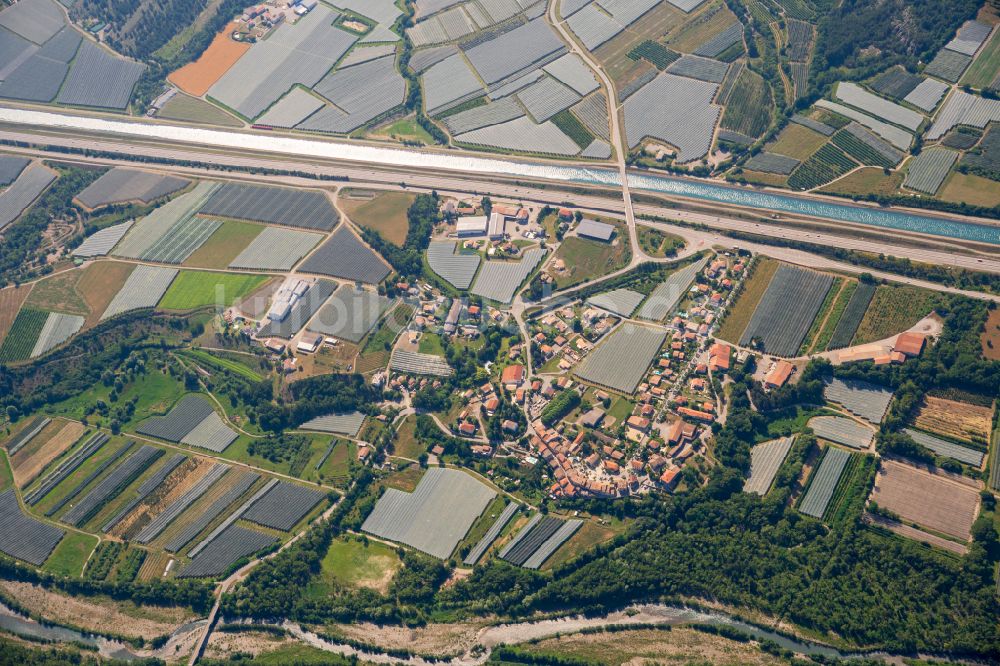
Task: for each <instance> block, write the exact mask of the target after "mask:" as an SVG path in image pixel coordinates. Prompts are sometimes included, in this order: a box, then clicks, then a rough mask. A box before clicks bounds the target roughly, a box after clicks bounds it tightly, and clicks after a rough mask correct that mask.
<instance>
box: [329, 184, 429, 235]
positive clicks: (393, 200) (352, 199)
mask: <svg viewBox="0 0 1000 666" xmlns="http://www.w3.org/2000/svg"><path fill="white" fill-rule="evenodd" d="M369 194H370V195H373V196H371V197H368V196H366V195H369ZM416 198H417V197H416V195H415V194H410V193H409V192H373V191H368V190H353V191H352V190H350V189H348V190H344V191H343V192H341V194H340V196H339V197H338V199H337V205H338V206H339V207H340V208H341V209H342V210H343V211H344V212H345V213H347V217H349V218H351V221H352V222H354V223H355V224H360V225H361V226H363V227H368V228H370V229H374V230H375V231H377V232H378V233H379V234H380V235H381V236H382V238H384V239H386V240H387V241H389V242H390V243H393V244H395V245H398V246H400V247H402V245H403V243H404V242H406V232H407V230H408V229H409V222H408V221H407V219H406V211H407V209H408V208H409V207H410V206H411V205H412V204H413V202H414V201H415V200H416Z"/></svg>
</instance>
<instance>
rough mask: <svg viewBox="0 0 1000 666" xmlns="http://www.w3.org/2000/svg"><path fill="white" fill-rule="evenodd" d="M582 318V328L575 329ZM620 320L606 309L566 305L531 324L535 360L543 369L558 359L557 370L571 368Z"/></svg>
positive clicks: (533, 358) (580, 326) (561, 370)
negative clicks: (575, 325)
mask: <svg viewBox="0 0 1000 666" xmlns="http://www.w3.org/2000/svg"><path fill="white" fill-rule="evenodd" d="M577 320H579V328H580V331H579V332H577V331H575V330H574V322H576V321H577ZM619 321H621V319H620V318H619V317H616V316H615V315H612V314H610V313H607V312H605V311H603V310H599V309H597V308H592V307H583V306H580V305H567V306H564V307H562V308H559V309H558V310H556V311H553V312H550V313H548V314H547V315H545V316H544V317H542V318H541V319H538V320H535V321H534V322H533V323H532V326H531V333H532V341H533V342H534V350H535V352H536V353H535V354H534V355H533V356H532V360H533V361H534V362H535V364H536V366H537V367H539V368H541V367H542V366H545V365H546V364H548V363H549V362H550V361H552V360H553V359H556V358H558V359H559V360H558V363H557V364H556V369H557V370H558V371H560V372H563V371H566V370H569V369H570V368H572V367H573V366H575V365H576V364H577V363H579V362H580V361H581V360H583V357H584V356H586V355H587V354H588V353H589V352H590V351H591V350H593V348H594V345H595V343H597V341H599V340H600V339H601V338H602V337H603V336H604V335H605V334H607V333H608V332H609V331H610V330H611V329H613V328H614V327H615V325H616V324H617V323H618V322H619Z"/></svg>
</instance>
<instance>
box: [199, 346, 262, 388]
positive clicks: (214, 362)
mask: <svg viewBox="0 0 1000 666" xmlns="http://www.w3.org/2000/svg"><path fill="white" fill-rule="evenodd" d="M179 353H180V354H181V355H182V356H188V357H190V358H192V359H194V360H196V361H199V362H201V363H204V364H206V365H210V366H214V367H216V368H223V369H225V370H228V371H230V372H232V373H235V374H237V375H239V376H240V377H244V378H245V379H249V380H250V381H252V382H259V381H263V380H264V377H263V375H261V374H259V373H257V372H255V371H253V370H251V369H250V368H248V367H247V366H245V365H243V364H242V363H239V362H237V361H233V360H231V359H228V358H219V357H218V356H215V355H213V354H210V353H208V352H207V351H204V350H202V349H185V350H184V351H182V352H179Z"/></svg>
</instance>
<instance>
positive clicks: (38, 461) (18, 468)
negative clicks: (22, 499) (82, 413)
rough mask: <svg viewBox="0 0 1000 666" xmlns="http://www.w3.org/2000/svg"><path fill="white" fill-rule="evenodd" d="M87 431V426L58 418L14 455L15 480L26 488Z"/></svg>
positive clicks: (12, 461)
mask: <svg viewBox="0 0 1000 666" xmlns="http://www.w3.org/2000/svg"><path fill="white" fill-rule="evenodd" d="M85 432H86V426H84V425H83V424H81V423H77V422H74V421H64V420H62V419H56V420H54V421H52V423H50V424H49V425H48V426H46V428H45V429H43V430H42V432H41V433H39V434H38V435H37V436H36V437H34V438H33V439H32V441H31V442H30V444H28V445H26V446H25V447H24V448H23V449H21V450H20V451H18V452H17V453H16V454H15V455H14V456H12V460H11V465H12V467H13V468H14V481H15V483H16V484H17V485H18V487H20V488H24V487H25V486H27V485H28V484H30V483H31V482H32V481H34V480H35V478H37V477H38V475H39V474H41V472H42V471H43V470H44V469H45V468H46V467H47V466H48V465H49V464H50V463H51V462H52V461H53V460H56V459H57V458H58V457H59V456H61V455H62V454H63V453H65V452H66V451H68V450H69V449H70V448H71V447H72V446H73V445H74V444H76V442H77V441H79V439H80V438H81V437H82V436H83V435H84V433H85Z"/></svg>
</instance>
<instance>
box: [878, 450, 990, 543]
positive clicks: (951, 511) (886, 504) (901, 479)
mask: <svg viewBox="0 0 1000 666" xmlns="http://www.w3.org/2000/svg"><path fill="white" fill-rule="evenodd" d="M973 483H974V482H973V481H972V480H971V479H970V480H965V479H961V480H958V479H956V478H955V477H950V476H946V475H945V474H943V473H933V472H930V471H927V470H924V469H918V468H916V467H912V466H910V465H906V464H903V463H901V462H897V461H895V460H886V459H883V460H882V469H881V470H879V473H878V476H877V477H876V478H875V488H874V489H873V490H872V494H871V500H872V501H873V502H876V503H877V504H878V505H879V506H880V507H882V508H883V509H888V510H889V511H892V512H893V513H894V514H896V515H897V516H899V517H900V519H901V520H902V521H903V522H906V523H916V524H918V525H921V526H923V527H926V528H928V529H930V530H934V531H935V532H940V533H942V534H947V535H949V536H953V537H956V538H959V539H965V540H966V541H968V540H969V539H970V538H971V536H972V535H971V530H972V523H973V522H974V521H975V520H976V515H977V514H978V513H979V489H978V488H976V487H975V486H973V485H971V484H973Z"/></svg>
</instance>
